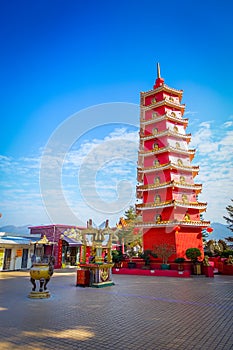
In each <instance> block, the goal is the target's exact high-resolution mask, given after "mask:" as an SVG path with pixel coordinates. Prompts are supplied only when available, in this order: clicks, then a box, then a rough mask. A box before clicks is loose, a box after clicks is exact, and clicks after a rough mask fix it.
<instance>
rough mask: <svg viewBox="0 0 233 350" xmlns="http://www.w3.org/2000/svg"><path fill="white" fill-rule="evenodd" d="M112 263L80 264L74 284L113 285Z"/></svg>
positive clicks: (90, 285) (89, 285)
mask: <svg viewBox="0 0 233 350" xmlns="http://www.w3.org/2000/svg"><path fill="white" fill-rule="evenodd" d="M113 265H114V264H111V263H103V264H80V269H79V270H78V271H77V283H76V286H84V287H85V286H87V287H95V288H101V287H107V286H112V285H114V282H113V281H112V267H113Z"/></svg>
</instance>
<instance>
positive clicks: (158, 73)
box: [154, 62, 164, 89]
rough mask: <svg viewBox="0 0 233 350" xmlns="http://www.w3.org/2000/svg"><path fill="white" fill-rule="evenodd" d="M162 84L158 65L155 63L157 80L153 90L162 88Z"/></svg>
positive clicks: (162, 80)
mask: <svg viewBox="0 0 233 350" xmlns="http://www.w3.org/2000/svg"><path fill="white" fill-rule="evenodd" d="M163 84H164V79H163V78H161V74H160V64H159V62H157V79H156V81H155V85H154V89H157V88H158V87H160V86H162V85H163Z"/></svg>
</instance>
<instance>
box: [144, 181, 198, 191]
mask: <svg viewBox="0 0 233 350" xmlns="http://www.w3.org/2000/svg"><path fill="white" fill-rule="evenodd" d="M168 187H175V188H182V189H190V190H194V191H195V192H196V193H200V192H201V190H202V185H201V184H187V183H181V182H176V181H174V180H172V181H168V182H163V183H160V184H149V185H139V186H137V191H140V192H145V191H153V190H155V189H156V190H157V189H160V188H168Z"/></svg>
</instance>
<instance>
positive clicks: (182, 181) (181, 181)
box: [180, 175, 185, 184]
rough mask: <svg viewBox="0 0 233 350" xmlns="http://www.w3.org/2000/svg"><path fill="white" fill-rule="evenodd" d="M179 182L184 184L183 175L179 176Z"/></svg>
mask: <svg viewBox="0 0 233 350" xmlns="http://www.w3.org/2000/svg"><path fill="white" fill-rule="evenodd" d="M180 183H181V184H185V177H184V176H183V175H181V176H180Z"/></svg>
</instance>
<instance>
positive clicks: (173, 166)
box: [136, 64, 210, 258]
mask: <svg viewBox="0 0 233 350" xmlns="http://www.w3.org/2000/svg"><path fill="white" fill-rule="evenodd" d="M182 95H183V90H176V89H174V88H171V87H169V86H168V85H166V84H165V83H164V79H163V78H161V75H160V66H159V64H157V79H156V81H155V85H154V86H153V89H152V90H150V91H147V92H142V93H141V100H140V132H139V135H140V141H139V153H138V171H137V177H138V185H137V198H138V201H139V203H138V204H137V205H136V210H137V214H138V215H139V217H141V221H139V223H138V225H137V226H138V227H140V228H141V230H142V233H143V247H144V250H153V247H154V246H158V245H160V244H162V243H167V244H170V245H173V246H174V247H175V251H176V253H175V254H174V255H173V256H172V257H171V258H178V257H185V252H186V250H187V249H188V248H199V249H200V251H201V252H202V256H204V252H203V242H202V230H203V229H205V228H207V227H208V226H209V225H210V222H209V221H204V220H202V215H201V214H202V213H203V212H205V211H206V207H207V203H201V202H199V201H198V195H199V194H200V193H201V191H202V185H201V184H196V183H195V182H194V179H195V177H196V175H197V174H198V171H199V167H198V166H196V165H192V161H193V159H194V156H195V149H189V142H190V140H191V134H189V133H186V128H187V126H188V119H187V118H184V117H183V116H184V111H185V105H184V104H183V103H182Z"/></svg>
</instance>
